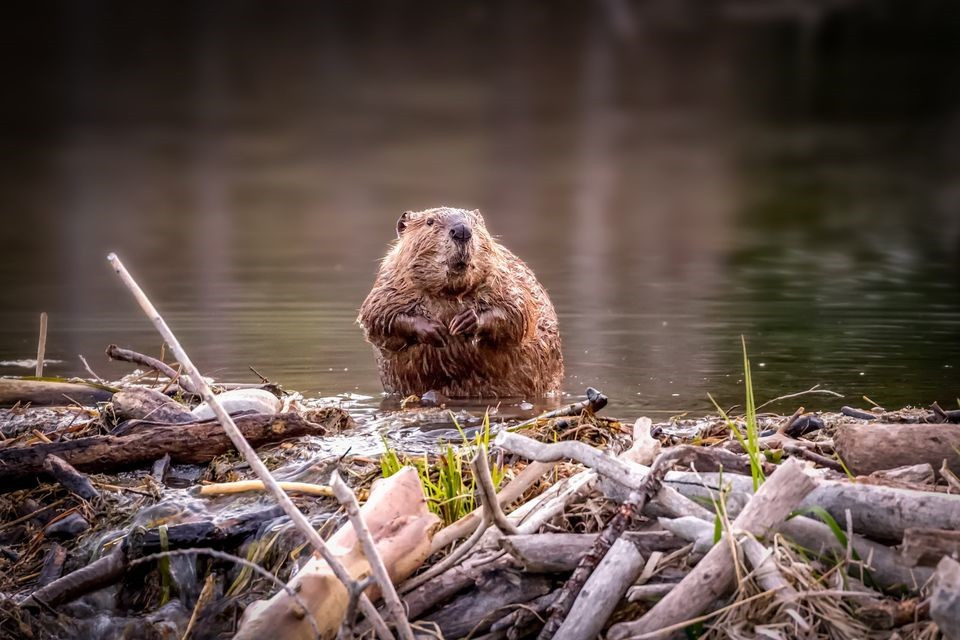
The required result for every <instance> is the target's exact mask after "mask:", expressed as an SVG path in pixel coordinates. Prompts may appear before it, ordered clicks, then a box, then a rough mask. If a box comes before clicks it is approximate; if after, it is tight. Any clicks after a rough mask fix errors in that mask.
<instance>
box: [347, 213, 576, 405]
mask: <svg viewBox="0 0 960 640" xmlns="http://www.w3.org/2000/svg"><path fill="white" fill-rule="evenodd" d="M357 322H358V323H359V324H360V326H362V327H363V330H364V334H365V336H366V338H367V341H368V342H370V343H371V344H372V345H373V347H374V351H375V352H376V355H377V362H378V365H379V369H380V379H381V381H382V382H383V387H384V389H385V390H386V391H387V392H388V393H396V394H400V395H403V396H407V395H423V393H425V392H426V391H431V390H432V391H437V392H439V393H441V394H443V395H445V396H447V397H450V398H463V397H478V396H480V397H482V396H487V397H491V396H495V397H509V396H538V395H544V394H551V393H555V392H557V391H559V389H560V383H561V381H562V379H563V356H562V355H561V353H560V332H559V328H558V324H557V314H556V312H555V311H554V309H553V304H551V302H550V298H549V297H548V296H547V292H546V290H545V289H544V288H543V287H542V286H541V285H540V283H539V282H538V281H537V278H536V276H535V275H534V274H533V271H531V270H530V268H529V267H527V265H526V264H524V263H523V261H522V260H520V259H519V258H517V257H516V256H515V255H514V254H513V253H511V252H510V251H508V250H507V249H506V248H505V247H504V246H503V245H501V244H500V243H499V242H497V241H496V240H494V239H493V237H492V236H491V235H490V234H489V233H488V232H487V227H486V224H485V223H484V220H483V216H481V215H480V212H479V211H467V210H465V209H454V208H450V207H439V208H435V209H427V210H425V211H417V212H413V211H407V212H406V213H404V214H403V215H401V216H400V219H399V220H398V221H397V239H396V240H395V241H394V243H393V245H392V247H391V249H390V251H389V252H388V253H387V255H386V257H385V258H384V259H383V262H382V263H381V265H380V271H379V273H378V274H377V279H376V282H375V283H374V285H373V289H372V290H371V291H370V293H369V295H367V298H366V300H365V301H364V303H363V306H362V307H361V308H360V315H359V317H358V318H357Z"/></svg>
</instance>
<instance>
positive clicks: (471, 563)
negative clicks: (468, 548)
mask: <svg viewBox="0 0 960 640" xmlns="http://www.w3.org/2000/svg"><path fill="white" fill-rule="evenodd" d="M513 566H514V563H513V559H512V558H510V557H509V556H504V555H502V554H499V553H491V554H475V555H472V556H470V557H469V558H467V559H466V560H464V561H463V562H461V563H460V564H459V565H457V566H456V567H453V568H452V569H449V570H448V571H447V572H446V573H444V574H442V575H439V576H437V577H436V578H434V579H433V580H430V581H429V582H427V583H425V584H422V585H420V586H419V587H417V588H416V589H414V590H413V591H411V592H410V593H407V594H405V595H404V596H403V606H404V608H405V609H406V610H407V616H408V617H409V618H410V619H411V620H414V619H416V618H419V617H420V616H421V615H423V614H424V613H426V612H427V611H429V610H430V609H432V608H434V607H435V606H437V605H438V604H440V603H443V602H446V601H448V600H450V599H451V598H453V596H455V595H457V594H458V593H460V592H461V591H463V590H464V589H466V588H467V587H469V586H472V585H473V584H475V583H478V582H482V581H483V580H485V579H486V578H485V576H487V575H493V574H500V572H502V571H505V570H506V569H509V568H511V567H513Z"/></svg>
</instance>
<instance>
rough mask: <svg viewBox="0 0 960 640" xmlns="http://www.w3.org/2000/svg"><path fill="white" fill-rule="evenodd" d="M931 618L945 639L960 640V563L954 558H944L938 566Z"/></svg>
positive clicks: (932, 595)
mask: <svg viewBox="0 0 960 640" xmlns="http://www.w3.org/2000/svg"><path fill="white" fill-rule="evenodd" d="M930 617H931V618H933V621H934V622H936V623H937V627H938V628H939V629H940V632H941V633H943V635H944V637H945V638H947V639H948V640H960V562H957V561H956V560H954V559H952V558H944V559H943V560H941V561H940V563H939V564H938V565H937V573H936V575H935V576H934V580H933V591H932V593H931V594H930Z"/></svg>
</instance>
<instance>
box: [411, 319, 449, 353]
mask: <svg viewBox="0 0 960 640" xmlns="http://www.w3.org/2000/svg"><path fill="white" fill-rule="evenodd" d="M412 329H413V331H412V334H413V338H414V340H415V341H416V342H419V343H420V344H428V345H430V346H432V347H442V346H444V345H445V344H447V328H446V327H445V326H443V325H442V324H440V323H439V322H435V321H434V320H427V319H426V318H417V319H416V320H415V321H414V323H413V327H412Z"/></svg>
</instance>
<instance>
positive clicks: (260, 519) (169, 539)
mask: <svg viewBox="0 0 960 640" xmlns="http://www.w3.org/2000/svg"><path fill="white" fill-rule="evenodd" d="M282 515H283V511H282V510H281V509H280V508H279V507H272V508H270V509H265V510H261V511H256V512H253V513H246V514H243V515H239V516H236V517H232V518H227V519H225V520H220V521H218V522H211V521H200V522H187V523H183V524H175V525H171V526H169V527H167V532H166V535H165V541H162V540H161V537H160V533H159V531H158V530H157V529H151V530H148V531H144V530H135V531H134V532H132V533H131V534H129V535H128V536H127V537H126V538H125V539H124V540H123V541H121V542H120V543H119V544H117V545H116V546H115V547H114V548H113V550H112V551H111V552H109V553H108V554H107V555H105V556H103V557H102V558H100V559H98V560H95V561H94V562H92V563H90V564H88V565H86V566H85V567H82V568H80V569H78V570H76V571H74V572H73V573H70V574H67V575H66V576H63V577H62V578H58V579H56V580H54V581H53V582H51V583H50V584H48V585H45V586H44V585H41V586H42V588H40V589H37V590H36V591H35V592H34V593H33V594H32V595H31V596H30V597H29V598H28V599H27V600H26V601H25V604H31V603H32V604H39V603H41V602H42V603H43V604H45V605H48V606H57V605H60V604H62V603H64V602H69V601H71V600H73V599H75V598H78V597H80V596H82V595H85V594H87V593H90V592H91V591H95V590H96V589H100V588H102V587H105V586H107V585H110V584H113V583H115V582H117V581H118V580H120V578H122V577H123V575H124V573H125V572H126V570H127V568H128V566H129V563H130V562H131V561H133V559H135V558H137V557H139V556H142V555H146V554H150V553H157V552H159V551H162V550H164V549H183V548H192V547H228V546H231V545H235V544H237V543H239V542H241V541H242V540H244V539H245V538H248V537H249V536H251V535H253V534H255V533H256V532H257V530H259V529H260V527H261V526H262V525H263V523H264V522H266V521H267V520H272V519H274V518H277V517H280V516H282Z"/></svg>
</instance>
